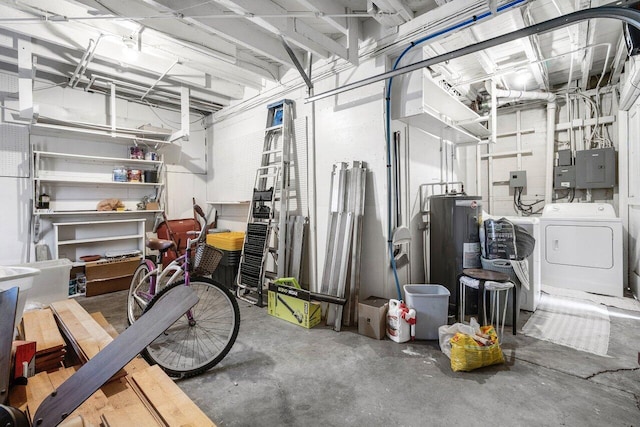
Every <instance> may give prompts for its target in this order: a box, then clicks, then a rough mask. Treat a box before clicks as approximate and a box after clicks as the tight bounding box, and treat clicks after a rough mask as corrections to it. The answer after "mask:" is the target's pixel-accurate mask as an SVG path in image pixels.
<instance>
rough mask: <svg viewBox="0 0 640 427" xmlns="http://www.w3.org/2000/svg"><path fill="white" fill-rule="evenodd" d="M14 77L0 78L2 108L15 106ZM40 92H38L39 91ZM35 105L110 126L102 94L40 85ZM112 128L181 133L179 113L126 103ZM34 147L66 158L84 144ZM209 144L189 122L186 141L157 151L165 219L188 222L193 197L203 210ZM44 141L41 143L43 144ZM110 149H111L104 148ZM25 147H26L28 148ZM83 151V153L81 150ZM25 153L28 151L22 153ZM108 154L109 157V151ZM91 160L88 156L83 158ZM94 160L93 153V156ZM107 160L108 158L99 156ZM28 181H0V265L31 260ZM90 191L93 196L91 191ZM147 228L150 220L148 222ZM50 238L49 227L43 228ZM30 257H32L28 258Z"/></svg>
mask: <svg viewBox="0 0 640 427" xmlns="http://www.w3.org/2000/svg"><path fill="white" fill-rule="evenodd" d="M16 81H17V77H16V76H15V75H11V74H2V76H1V78H0V92H2V93H3V94H4V98H3V105H4V106H9V107H11V108H13V107H14V106H15V104H16V102H15V101H14V100H13V99H15V96H16V94H15V92H16V91H17V89H16V88H15V87H16V84H15V82H16ZM40 87H42V89H39V88H40ZM34 103H35V104H37V105H39V107H40V113H41V115H43V116H44V115H46V116H48V117H54V118H57V119H63V120H65V119H66V120H74V121H87V122H93V123H99V124H110V123H111V122H110V117H109V111H110V105H109V97H106V96H104V95H101V94H94V93H87V92H84V91H81V90H70V89H63V88H61V87H50V86H49V85H45V84H42V83H36V90H34ZM8 113H9V111H8V110H6V109H4V110H3V121H2V123H0V126H15V125H9V124H8V123H7V119H8V118H9V117H8ZM116 114H117V117H116V124H117V125H118V126H122V127H132V128H134V127H138V126H140V125H144V124H151V125H152V126H156V127H164V128H173V129H176V130H177V129H179V127H180V115H179V113H178V112H173V111H168V110H163V109H158V108H153V107H150V106H147V105H142V104H138V103H133V102H127V101H125V100H121V99H118V100H117V104H116ZM33 138H34V139H35V141H39V142H40V143H43V144H47V142H46V141H47V140H49V143H50V144H54V143H55V144H57V145H56V146H57V147H59V148H60V149H62V150H64V151H68V152H71V153H73V152H76V151H77V152H81V150H82V144H83V142H82V140H78V139H75V138H73V139H72V138H52V137H40V136H38V137H35V136H34V137H33ZM210 140H211V129H210V128H209V127H207V126H206V125H205V123H204V122H203V120H201V118H200V117H199V116H193V115H192V117H191V136H190V138H189V141H180V142H178V143H176V144H175V145H173V146H170V147H166V148H164V149H158V150H157V151H163V152H164V155H165V162H166V164H167V171H168V172H167V184H166V191H168V193H169V197H168V198H167V215H168V216H169V218H179V217H191V216H192V215H193V214H192V210H191V199H192V197H195V198H196V199H197V201H198V202H200V203H201V204H204V202H205V199H206V170H207V166H206V163H207V156H206V153H207V151H206V144H207V142H208V141H210ZM43 141H44V142H43ZM9 142H10V141H5V140H2V141H0V151H2V152H3V154H5V153H6V150H7V149H8V148H9V147H10V145H9ZM85 144H86V143H85ZM105 144H108V145H111V144H109V143H105ZM27 145H28V144H27ZM85 148H86V147H85ZM25 149H26V147H25ZM120 149H121V150H122V156H123V158H126V150H127V144H115V145H113V147H111V148H105V150H106V151H105V153H107V152H111V153H115V154H109V155H114V156H117V152H118V150H120ZM110 150H111V151H110ZM86 154H92V153H86ZM95 154H97V153H95ZM98 155H107V154H98ZM29 162H30V160H29V156H28V155H25V156H23V159H22V163H23V164H22V165H21V166H20V168H21V169H24V168H25V167H26V171H29V167H28V165H29ZM29 176H30V175H29V174H27V176H26V177H21V178H16V177H7V176H0V197H1V200H4V201H6V203H7V205H6V206H8V207H9V208H5V209H2V214H1V217H2V221H0V233H1V234H2V236H3V238H4V239H5V241H6V242H8V243H7V244H5V245H1V246H0V264H13V263H20V262H28V261H29V260H30V261H33V260H35V257H34V256H33V253H32V252H31V251H32V242H31V239H30V237H29V230H30V219H31V204H30V203H31V199H32V192H33V190H32V184H31V178H30V177H29ZM89 191H91V190H89ZM148 223H149V224H148V226H149V227H151V226H152V225H153V224H152V223H153V220H152V218H151V220H150V221H148ZM45 229H46V230H48V231H49V232H50V230H51V229H50V227H48V226H46V225H45ZM43 240H44V241H45V242H46V243H49V244H51V241H52V240H51V235H50V233H49V234H46V235H44V236H43ZM30 252H31V253H30Z"/></svg>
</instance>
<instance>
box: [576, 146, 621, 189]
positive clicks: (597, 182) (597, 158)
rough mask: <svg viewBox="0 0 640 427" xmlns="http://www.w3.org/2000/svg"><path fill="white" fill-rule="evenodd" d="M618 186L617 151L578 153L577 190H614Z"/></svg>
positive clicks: (600, 149)
mask: <svg viewBox="0 0 640 427" xmlns="http://www.w3.org/2000/svg"><path fill="white" fill-rule="evenodd" d="M615 185H616V150H615V149H614V148H598V149H595V150H581V151H577V152H576V188H581V189H585V188H586V189H588V188H613V187H615Z"/></svg>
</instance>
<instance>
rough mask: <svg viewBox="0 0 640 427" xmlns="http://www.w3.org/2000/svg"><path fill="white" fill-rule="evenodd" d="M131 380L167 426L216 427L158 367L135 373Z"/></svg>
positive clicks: (154, 366)
mask: <svg viewBox="0 0 640 427" xmlns="http://www.w3.org/2000/svg"><path fill="white" fill-rule="evenodd" d="M131 379H132V381H133V382H135V384H136V385H137V386H138V388H139V389H140V391H141V392H142V393H143V395H144V397H145V398H146V399H147V400H148V401H149V402H150V403H151V404H152V405H153V407H154V408H155V409H156V411H157V412H158V414H160V416H161V417H162V420H163V421H164V422H165V423H166V424H167V425H169V426H193V427H204V426H215V424H214V423H213V421H211V420H210V419H209V417H207V416H206V414H205V413H204V412H202V410H201V409H200V408H198V406H197V405H196V404H195V403H193V401H192V400H191V399H189V396H187V395H186V394H185V393H184V392H183V391H182V390H180V388H179V387H178V386H177V385H176V384H175V383H174V382H173V381H172V380H171V379H170V378H169V377H168V376H167V375H166V374H165V373H164V372H163V371H162V369H160V367H159V366H158V365H153V366H151V367H149V368H148V369H145V370H144V371H140V372H136V373H134V374H133V375H131Z"/></svg>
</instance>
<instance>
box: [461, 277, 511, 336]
mask: <svg viewBox="0 0 640 427" xmlns="http://www.w3.org/2000/svg"><path fill="white" fill-rule="evenodd" d="M465 276H466V277H469V278H471V279H476V280H477V281H478V316H480V315H481V314H482V315H483V319H484V324H485V325H486V324H487V312H486V309H485V300H486V292H487V291H489V292H491V293H492V295H491V296H492V302H493V304H492V309H491V321H492V322H493V314H494V311H495V312H496V320H497V321H498V322H500V313H499V310H498V309H497V308H496V307H497V305H498V304H497V303H498V295H499V292H501V291H506V292H507V295H506V298H505V306H504V311H503V316H502V331H501V335H502V332H504V324H505V320H506V312H507V299H508V297H509V290H510V289H512V288H513V323H512V330H513V335H516V318H517V315H518V312H517V305H516V304H517V303H516V302H517V295H516V293H517V290H516V286H515V285H514V284H513V283H511V279H510V277H509V275H508V274H506V273H501V272H498V271H491V270H483V269H480V268H467V269H464V270H462V273H461V274H459V275H458V279H457V280H458V284H459V285H460V290H459V291H458V293H457V295H456V307H458V320H459V321H460V322H464V311H465V310H464V306H465V299H466V298H465V288H466V287H467V286H468V285H467V284H466V283H464V282H463V281H462V280H461V279H462V278H463V277H465ZM486 282H490V283H489V284H488V286H487V283H486ZM491 282H495V285H494V284H492V283H491ZM460 300H462V301H460ZM460 302H462V303H460Z"/></svg>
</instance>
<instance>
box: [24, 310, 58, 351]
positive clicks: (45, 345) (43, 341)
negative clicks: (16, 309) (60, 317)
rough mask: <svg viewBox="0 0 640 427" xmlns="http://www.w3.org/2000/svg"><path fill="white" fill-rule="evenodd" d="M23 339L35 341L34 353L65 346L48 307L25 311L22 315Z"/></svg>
mask: <svg viewBox="0 0 640 427" xmlns="http://www.w3.org/2000/svg"><path fill="white" fill-rule="evenodd" d="M22 328H23V331H24V336H25V340H27V341H35V342H36V343H37V344H36V355H39V354H42V353H48V352H51V351H55V350H58V349H61V348H63V347H64V346H65V342H64V339H62V335H60V331H59V330H58V325H56V321H55V319H54V318H53V313H52V312H51V310H49V309H48V308H45V309H43V310H33V311H27V312H25V313H24V315H23V316H22Z"/></svg>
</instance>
